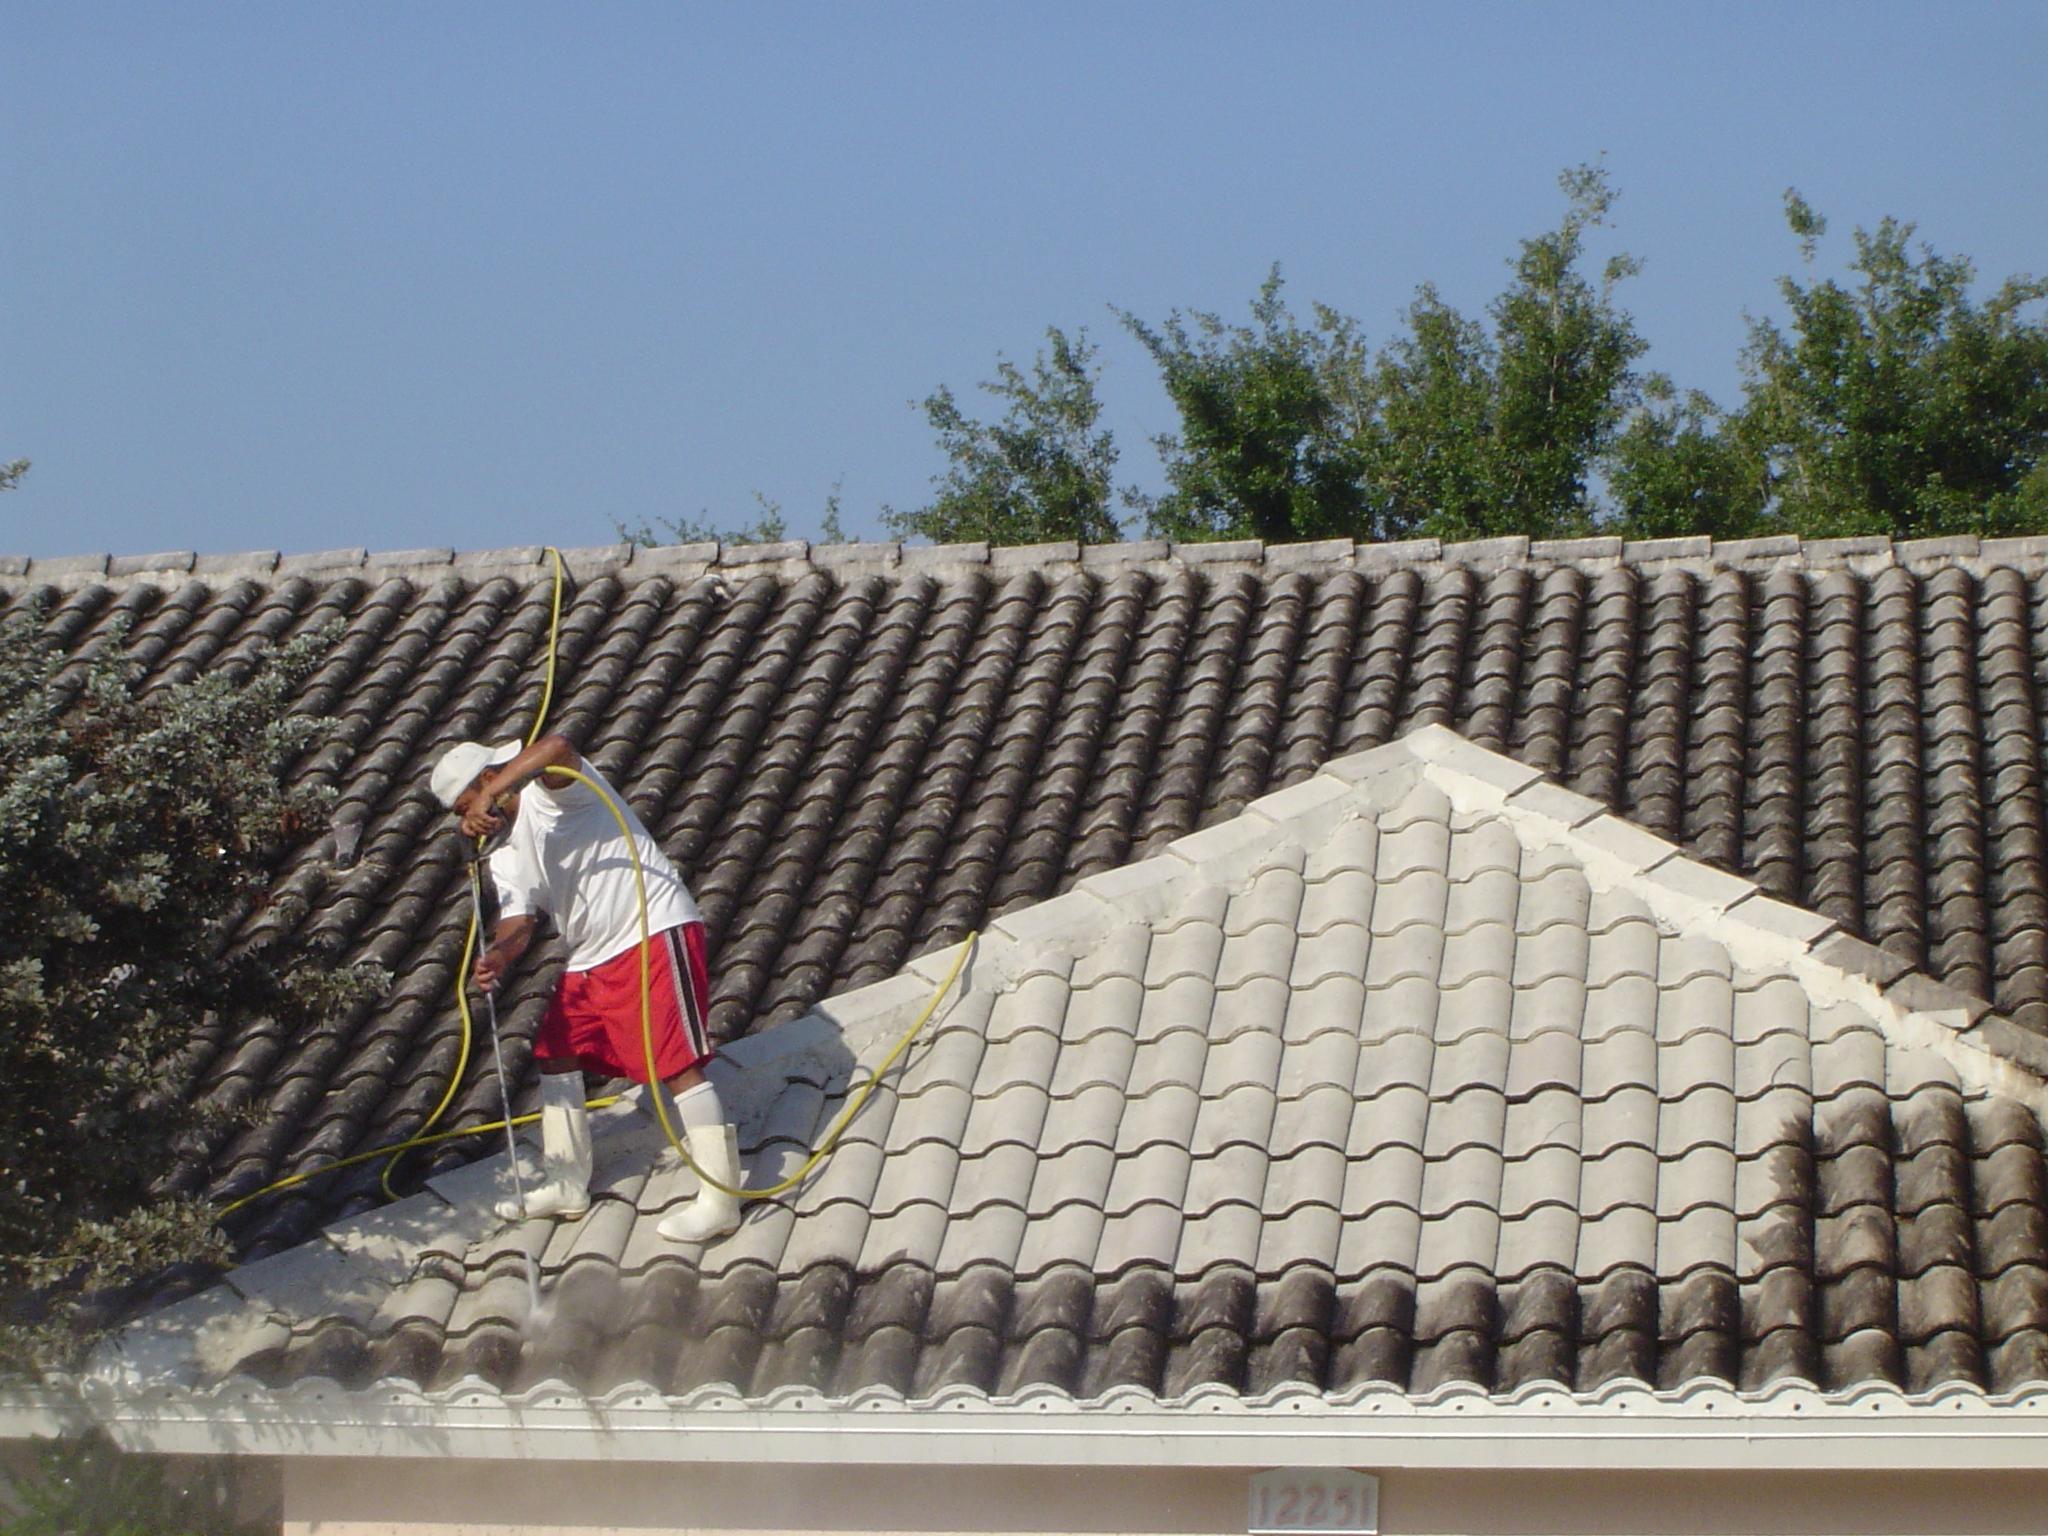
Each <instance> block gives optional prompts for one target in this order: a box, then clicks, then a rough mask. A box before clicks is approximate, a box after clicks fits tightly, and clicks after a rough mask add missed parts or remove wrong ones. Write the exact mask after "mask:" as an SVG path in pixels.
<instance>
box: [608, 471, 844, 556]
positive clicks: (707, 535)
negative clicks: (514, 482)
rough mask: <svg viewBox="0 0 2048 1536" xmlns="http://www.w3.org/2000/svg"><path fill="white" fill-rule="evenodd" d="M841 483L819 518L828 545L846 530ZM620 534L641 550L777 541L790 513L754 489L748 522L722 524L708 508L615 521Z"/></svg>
mask: <svg viewBox="0 0 2048 1536" xmlns="http://www.w3.org/2000/svg"><path fill="white" fill-rule="evenodd" d="M840 485H841V482H839V481H836V480H835V481H834V482H833V483H832V489H831V490H830V491H828V492H826V493H825V506H824V510H823V512H822V513H821V514H820V517H819V524H818V537H819V538H820V539H821V540H822V541H823V542H824V543H827V544H840V543H844V542H845V540H846V529H845V527H844V526H843V525H842V524H841V522H840V515H841V511H842V507H841V497H840ZM657 522H658V523H660V525H661V527H662V529H663V531H662V532H660V533H657V532H656V531H655V526H654V525H655V524H656V523H657ZM612 526H613V527H614V528H616V529H618V531H619V537H620V538H621V539H623V540H624V541H625V542H626V543H628V544H638V545H640V546H641V547H642V548H643V549H654V548H658V547H659V546H660V545H663V544H704V543H712V542H716V543H719V544H779V543H781V542H782V540H784V539H786V538H788V537H789V515H788V513H786V512H785V511H784V510H783V507H782V503H781V502H779V501H776V500H774V499H773V498H772V497H769V496H767V495H765V494H763V493H762V492H760V491H756V492H754V516H753V519H752V520H751V521H748V522H741V523H734V524H724V523H719V522H716V521H714V520H713V519H712V516H711V514H710V512H709V511H705V512H701V513H699V514H698V515H697V516H696V517H663V518H653V519H649V518H644V517H643V518H642V519H641V520H640V521H639V522H638V523H632V524H628V523H614V524H613V525H612Z"/></svg>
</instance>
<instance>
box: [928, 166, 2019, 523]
mask: <svg viewBox="0 0 2048 1536" xmlns="http://www.w3.org/2000/svg"><path fill="white" fill-rule="evenodd" d="M1559 186H1560V189H1561V190H1562V192H1563V193H1564V199H1565V208H1564V213H1563V216H1562V217H1561V219H1560V220H1559V222H1558V223H1557V225H1556V227H1554V228H1552V229H1550V230H1547V231H1545V232H1543V233H1540V234H1537V235H1535V236H1532V237H1531V238H1529V239H1526V240H1524V241H1522V242H1521V245H1520V249H1519V251H1518V253H1517V254H1516V256H1515V257H1514V258H1513V259H1512V260H1511V261H1510V262H1509V268H1510V276H1509V280H1508V283H1507V285H1506V287H1505V288H1504V289H1503V290H1502V292H1501V293H1500V294H1499V296H1498V297H1496V298H1495V299H1494V300H1493V301H1492V302H1491V303H1490V304H1489V305H1488V306H1487V308H1486V310H1485V312H1484V313H1483V314H1482V315H1480V316H1477V317H1473V316H1468V315H1466V314H1463V313H1461V312H1460V311H1459V310H1457V309H1456V308H1454V307H1453V306H1452V305H1451V304H1450V303H1448V302H1447V301H1446V300H1445V298H1444V297H1443V295H1442V294H1441V293H1440V292H1439V291H1438V290H1437V289H1436V288H1435V287H1434V286H1431V285H1429V284H1424V285H1423V286H1422V287H1421V288H1420V289H1419V290H1418V292H1417V295H1416V298H1415V300H1414V302H1413V303H1412V304H1410V305H1409V306H1408V308H1407V309H1406V310H1405V311H1404V312H1403V314H1402V316H1401V320H1400V323H1399V326H1398V327H1397V329H1396V330H1395V331H1394V332H1393V333H1392V335H1391V336H1390V337H1389V338H1388V339H1387V340H1386V341H1385V342H1384V343H1383V344H1382V345H1380V346H1379V347H1378V348H1377V349H1374V348H1372V347H1369V346H1368V344H1367V341H1366V337H1365V333H1364V331H1363V329H1362V328H1361V326H1360V325H1359V324H1358V322H1357V321H1355V320H1353V319H1351V318H1350V317H1349V316H1347V315H1344V314H1342V313H1340V312H1339V311H1337V310H1335V309H1332V308H1330V307H1329V306H1327V305H1322V304H1317V305H1314V306H1312V307H1311V310H1310V312H1309V315H1308V317H1307V318H1305V319H1304V318H1298V317H1297V316H1296V314H1295V313H1294V312H1293V311H1292V310H1291V309H1290V308H1289V306H1288V303H1287V300H1286V296H1285V291H1284V286H1283V283H1282V279H1281V274H1280V269H1279V268H1278V267H1277V266H1275V267H1274V268H1273V269H1272V270H1271V272H1270V273H1269V274H1268V276H1267V278H1266V280H1265V282H1264V283H1263V284H1262V285H1261V286H1260V288H1259V290H1258V292H1257V294H1256V295H1255V296H1254V297H1253V299H1252V302H1251V305H1250V316H1249V320H1248V322H1247V323H1238V322H1234V321H1230V320H1226V319H1224V318H1223V317H1222V316H1221V315H1219V314H1216V313H1214V312H1211V311H1206V310H1190V311H1185V312H1184V311H1180V310H1175V311H1172V312H1170V313H1169V314H1168V316H1167V318H1166V320H1165V321H1164V322H1163V323H1160V324H1157V325H1154V324H1151V323H1148V322H1147V321H1145V320H1143V319H1141V318H1139V317H1138V316H1136V315H1133V314H1131V313H1130V312H1129V311H1127V310H1117V311H1116V313H1117V314H1118V316H1119V318H1121V320H1122V321H1123V323H1124V325H1125V326H1126V327H1127V328H1128V329H1129V331H1130V332H1131V334H1132V335H1133V336H1135V337H1136V338H1137V340H1138V341H1139V342H1140V343H1141V344H1142V345H1143V346H1144V348H1145V349H1146V351H1147V352H1148V353H1149V354H1150V356H1151V358H1152V361H1153V362H1154V364H1155V365H1156V366H1157V368H1158V370H1159V378H1160V381H1161V383H1162V384H1163V385H1164V387H1165V390H1166V394H1167V396H1168V398H1169V399H1170V400H1171V402H1172V404H1173V407H1174V410H1175V413H1176V417H1177V421H1176V425H1175V429H1174V430H1173V431H1170V432H1166V433H1162V434H1160V435H1158V436H1157V437H1155V438H1154V439H1153V441H1154V443H1155V445H1156V446H1157V448H1158V450H1159V453H1160V460H1161V467H1162V471H1163V475H1164V479H1165V489H1164V491H1163V492H1161V493H1160V494H1158V495H1157V496H1154V497H1144V496H1140V495H1138V494H1137V493H1135V492H1132V493H1127V497H1128V499H1129V500H1130V502H1131V504H1132V505H1133V506H1135V507H1137V508H1138V509H1139V510H1141V511H1142V512H1143V513H1144V514H1145V518H1146V521H1147V524H1148V526H1149V527H1150V529H1151V531H1152V532H1154V533H1158V534H1163V535H1165V536H1167V537H1171V538H1175V539H1213V538H1236V537H1246V536H1250V537H1258V538H1263V539H1267V540H1271V541H1279V542H1284V541H1287V540H1292V539H1304V538H1315V537H1320V536H1325V535H1337V536H1341V537H1348V538H1357V539H1367V540H1373V539H1387V538H1399V537H1405V536H1409V535H1413V534H1434V535H1439V536H1442V537H1444V538H1450V539H1466V538H1484V537H1489V536H1492V535H1498V534H1511V533H1520V534H1528V535H1531V536H1534V537H1559V536H1570V535H1573V534H1578V533H1586V532H1592V531H1595V530H1604V531H1614V532H1619V533H1623V534H1625V535H1629V536H1634V537H1644V536H1661V535H1669V534H1691V533H1705V534H1711V535H1714V536H1716V537H1722V538H1728V537H1742V536H1747V535H1752V534H1758V533H1770V532H1788V533H1796V534H1803V535H1835V534H1857V533H1890V534H1896V535H1901V536H1912V535H1918V534H1936V533H1950V532H1980V533H1986V534H1999V533H2017V532H2031V531H2041V530H2048V318H2044V315H2043V312H2042V309H2041V305H2042V304H2043V301H2044V300H2048V282H2044V281H2043V280H2040V279H2035V278H2031V277H2014V278H2010V279H2008V280H2007V281H2005V282H2004V283H2003V284H2001V285H2000V286H1999V287H1998V288H1997V289H1996V290H1995V291H1994V292H1992V293H1991V294H1990V295H1989V296H1988V297H1985V298H1983V299H1979V298H1978V297H1976V296H1975V270H1974V268H1973V267H1972V265H1971V263H1970V262H1968V261H1967V260H1964V259H1962V258H1958V257H1948V256H1943V255H1940V254H1939V253H1937V252H1935V251H1934V250H1933V249H1931V248H1929V247H1926V246H1918V247H1916V246H1915V244H1914V238H1913V237H1914V226H1913V225H1911V224H1907V223H1902V222H1900V221H1898V220H1896V219H1885V220H1883V221H1882V222H1880V223H1879V224H1878V226H1877V227H1876V228H1875V229H1874V230H1869V231H1866V230H1862V229H1859V230H1857V231H1856V233H1855V239H1854V251H1853V256H1852V258H1851V260H1850V261H1849V263H1848V267H1847V274H1848V275H1847V279H1846V280H1842V279H1837V278H1833V277H1822V276H1818V275H1816V273H1815V272H1814V270H1813V268H1814V263H1815V258H1816V254H1817V250H1818V247H1819V243H1820V241H1821V238H1822V236H1823V235H1824V234H1825V232H1826V223H1825V221H1824V220H1823V219H1822V218H1821V217H1820V215H1819V214H1818V213H1816V212H1815V211H1814V210H1813V209H1812V208H1811V207H1810V206H1809V205H1808V204H1807V203H1806V202H1805V201H1804V200H1803V199H1802V198H1800V197H1799V195H1798V194H1797V193H1796V192H1788V193H1787V194H1786V217H1787V221H1788V223H1789V224H1790V226H1791V230H1792V233H1793V235H1794V237H1795V238H1796V240H1797V241H1798V244H1799V249H1800V251H1801V253H1802V255H1803V256H1804V258H1805V262H1806V267H1807V271H1806V275H1805V277H1804V279H1803V280H1802V279H1795V278H1791V277H1787V278H1785V279H1783V280H1782V281H1781V282H1780V284H1779V298H1780V300H1781V302H1782V305H1783V314H1782V317H1781V318H1768V317H1767V318H1764V319H1761V320H1753V321H1752V322H1751V324H1750V335H1749V341H1748V345H1747V346H1746V348H1745V350H1744V353H1743V356H1742V360H1741V361H1742V369H1743V389H1742V395H1741V398H1740V399H1739V400H1738V401H1737V402H1736V403H1735V404H1734V405H1733V406H1732V407H1728V408H1724V407H1722V406H1721V405H1719V404H1717V403H1716V402H1715V401H1714V400H1712V399H1710V398H1709V397H1708V396H1707V395H1705V394H1703V393H1701V392H1700V391H1698V390H1696V389H1688V388H1684V387H1682V386H1680V385H1679V384H1677V383H1675V382H1674V381H1673V380H1672V379H1671V378H1670V377H1669V376H1668V375H1666V374H1663V373H1658V372H1650V373H1644V372H1641V371H1639V369H1638V364H1639V363H1640V362H1641V360H1642V358H1643V356H1644V353H1645V351H1646V350H1647V342H1646V339H1645V337H1644V336H1643V334H1642V333H1641V331H1640V329H1639V327H1638V326H1637V324H1636V322H1635V319H1634V317H1633V316H1632V315H1631V314H1630V313H1629V312H1628V310H1627V309H1626V308H1624V307H1623V306H1622V304H1621V302H1620V298H1619V291H1620V288H1621V285H1622V284H1623V283H1625V282H1626V281H1627V280H1628V279H1629V278H1630V277H1631V276H1633V275H1634V274H1635V273H1636V272H1638V271H1639V270H1640V263H1639V262H1638V261H1637V260H1636V259H1635V258H1634V257H1632V256H1629V255H1626V254H1615V255H1611V256H1608V257H1607V258H1606V259H1605V260H1604V261H1596V258H1595V256H1594V254H1593V251H1592V249H1591V247H1592V244H1593V238H1592V237H1593V234H1594V232H1595V231H1596V230H1600V229H1602V228H1604V227H1607V226H1608V225H1609V224H1610V223H1611V216H1612V213H1613V209H1614V206H1615V201H1616V193H1615V190H1614V188H1613V186H1612V184H1611V183H1610V181H1609V180H1608V177H1607V175H1606V172H1605V170H1604V169H1603V168H1602V167H1600V166H1598V165H1592V166H1583V165H1582V166H1577V167H1574V168H1572V169H1570V170H1567V171H1566V172H1564V173H1563V175H1562V176H1560V178H1559ZM1053 335H1054V336H1055V337H1058V333H1057V332H1054V333H1053ZM1003 368H1004V370H1005V371H1004V374H1003V378H1002V381H999V384H998V385H992V386H991V388H995V389H998V392H1003V389H1004V388H1005V386H1006V387H1007V391H1008V398H1011V399H1012V400H1013V401H1022V402H1025V403H1026V404H1034V403H1042V398H1043V394H1044V391H1043V389H1042V386H1043V385H1044V383H1045V381H1046V379H1047V377H1048V375H1047V374H1046V372H1045V368H1044V363H1043V360H1041V366H1040V371H1039V374H1038V376H1037V378H1038V383H1039V385H1040V386H1041V388H1040V389H1039V390H1038V391H1037V392H1033V391H1032V390H1030V389H1028V388H1027V387H1026V385H1027V382H1028V381H1026V380H1025V379H1024V378H1023V376H1022V375H1021V374H1019V373H1018V371H1017V370H1016V369H1014V368H1012V367H1010V365H1008V364H1004V365H1003ZM1086 382H1087V383H1088V384H1089V386H1090V388H1089V390H1088V393H1087V394H1086V401H1087V416H1086V420H1087V422H1088V423H1089V425H1090V426H1091V427H1092V425H1093V423H1094V421H1095V412H1096V403H1095V397H1094V394H1093V391H1092V383H1093V378H1092V375H1090V376H1089V378H1088V379H1087V381H1086ZM926 408H927V412H928V414H929V415H930V417H931V420H932V422H933V425H934V426H935V427H936V428H937V429H938V430H939V434H940V446H941V448H942V449H943V450H944V451H945V452H946V454H947V456H948V457H949V459H951V460H952V461H953V465H954V469H953V472H952V474H951V475H950V476H949V477H948V479H947V481H946V482H944V483H945V484H946V486H947V488H948V494H947V495H946V496H943V497H942V498H941V500H940V502H939V503H937V504H935V506H934V508H932V509H928V510H927V513H926V514H921V515H914V516H912V517H910V518H906V519H902V520H901V521H900V523H899V531H901V532H905V533H929V534H931V535H932V536H933V537H953V538H957V537H986V538H991V539H1000V540H1003V541H1006V542H1022V541H1027V540H1030V539H1034V538H1043V537H1055V536H1057V537H1074V536H1075V535H1074V534H1073V533H1071V532H1066V531H1064V528H1063V529H1062V531H1060V532H1058V533H1048V532H1044V531H1040V530H1041V529H1042V528H1043V527H1044V526H1045V525H1044V523H1043V522H1034V521H1032V520H1031V518H1030V517H1029V516H1026V515H1024V514H1023V513H1021V512H1020V511H1019V510H1018V509H1019V508H1021V507H1027V506H1043V505H1044V504H1045V500H1046V499H1045V498H1043V497H1040V498H1038V499H1037V500H1035V501H1034V500H1033V498H1032V497H1031V496H1029V495H1026V494H1022V493H1020V492H1019V491H1017V489H1016V487H1018V486H1020V485H1022V484H1023V483H1024V481H1025V477H1024V476H1023V475H1021V474H1020V473H1019V472H1018V471H1017V470H1016V468H1015V466H1021V465H1029V464H1032V463H1034V462H1038V461H1040V460H1049V459H1054V458H1057V457H1058V456H1059V454H1060V453H1061V451H1062V446H1063V440H1062V438H1061V435H1060V434H1061V432H1063V431H1065V430H1067V427H1066V424H1065V422H1064V421H1063V420H1062V419H1061V418H1059V417H1057V416H1050V415H1045V414H1042V413H1039V412H1036V411H1034V410H1033V409H1016V410H1013V411H1012V413H1011V415H1010V416H1009V417H1008V418H1006V420H1005V422H1004V423H1003V428H1002V430H1001V432H1000V435H998V429H996V428H991V427H985V426H982V425H981V424H979V423H973V422H969V421H967V420H966V418H965V417H964V416H962V415H961V413H960V412H959V410H958V407H957V406H956V405H955V403H954V401H953V398H952V396H951V394H950V393H948V392H946V391H944V390H941V391H939V392H938V393H937V394H935V395H934V396H932V398H931V399H930V400H929V401H927V402H926ZM1105 442H1106V434H1105ZM1091 484H1092V486H1093V488H1094V491H1095V492H1099V494H1100V496H1101V497H1102V498H1103V499H1104V500H1105V501H1106V498H1107V494H1108V476H1107V470H1106V467H1105V469H1104V472H1103V473H1102V474H1101V475H1100V476H1098V477H1097V478H1096V479H1095V480H1094V481H1093V482H1091ZM1091 494H1092V493H1091ZM1093 504H1095V503H1092V502H1091V505H1093ZM955 511H958V512H960V513H961V514H962V515H961V516H958V517H955V516H951V515H950V514H951V513H953V512H955ZM941 513H945V514H948V515H940V514H941Z"/></svg>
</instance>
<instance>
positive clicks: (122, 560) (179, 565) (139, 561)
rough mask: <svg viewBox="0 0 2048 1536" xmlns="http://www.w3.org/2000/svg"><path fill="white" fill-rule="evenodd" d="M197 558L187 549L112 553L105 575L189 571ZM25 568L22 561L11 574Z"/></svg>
mask: <svg viewBox="0 0 2048 1536" xmlns="http://www.w3.org/2000/svg"><path fill="white" fill-rule="evenodd" d="M198 558H199V557H198V555H197V554H196V553H195V552H194V551H192V550H189V549H172V550H164V551H162V552H161V553H159V554H153V555H114V556H111V557H109V559H108V561H107V575H108V576H109V577H122V576H142V575H172V574H177V573H182V572H186V571H190V570H191V569H192V566H193V562H194V561H196V560H197V559H198ZM27 569H28V567H27V562H25V561H24V562H23V565H22V569H21V570H20V571H16V572H12V573H11V574H13V575H23V574H25V573H26V571H27Z"/></svg>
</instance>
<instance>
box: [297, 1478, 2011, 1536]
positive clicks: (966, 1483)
mask: <svg viewBox="0 0 2048 1536" xmlns="http://www.w3.org/2000/svg"><path fill="white" fill-rule="evenodd" d="M1367 1470H1370V1469H1367ZM1247 1477H1248V1471H1246V1470H1240V1469H1234V1468H1226V1469H1214V1468H1189V1469H1184V1470H1175V1469H1133V1470H1123V1469H1102V1468H1088V1469H1068V1468H1041V1469H998V1470H990V1471H986V1472H952V1471H937V1470H929V1469H924V1468H910V1467H856V1468H840V1469H831V1468H811V1467H763V1468H758V1469H755V1468H746V1467H723V1468H706V1467H693V1466H684V1465H677V1466H673V1467H662V1466H646V1465H630V1466H618V1467H597V1466H590V1465H583V1464H569V1463H551V1464H543V1463H504V1462H481V1463H480V1462H436V1461H406V1462H393V1461H352V1462H341V1461H317V1460H307V1461H298V1460H294V1461H292V1462H290V1463H288V1464H287V1465H286V1467H285V1517H286V1518H285V1522H284V1532H285V1536H372V1533H376V1536H400V1533H402V1536H628V1533H648V1532H662V1533H664V1536H667V1533H680V1532H689V1533H693V1536H694V1533H699V1532H705V1533H708V1532H744V1533H747V1536H766V1533H769V1532H783V1531H789V1532H796V1531H865V1532H903V1533H910V1532H915V1533H917V1536H934V1533H940V1532H1027V1531H1037V1532H1048V1531H1049V1532H1106V1531H1129V1532H1142V1533H1148V1536H1152V1533H1166V1532H1176V1533H1198V1532H1242V1531H1243V1530H1244V1529H1245V1517H1246V1503H1245V1498H1246V1481H1247ZM1380 1528H1381V1529H1382V1530H1383V1531H1386V1532H1389V1533H1394V1532H1400V1533H1407V1536H1422V1533H1435V1536H1450V1533H1463V1536H1479V1533H1496V1532H1498V1533H1508V1532H1517V1533H1537V1532H1540V1533H1558V1536H1562V1533H1566V1532H1576V1533H1584V1536H1618V1533H1624V1532H1639V1533H1644V1536H1649V1533H1661V1532H1680V1531H1728V1532H1735V1531H1747V1532H1759V1533H1779V1532H1783V1533H1801V1536H1812V1533H1833V1532H1843V1533H1847V1532H1883V1533H1891V1532H1897V1533H1901V1536H1903V1533H1912V1532H1922V1533H1930V1536H1932V1533H1940V1532H1952V1533H1980V1532H2040V1531H2048V1470H2044V1471H2043V1472H2041V1473H2038V1474H2034V1473H1992V1474H1957V1473H1914V1474H1905V1473H1892V1474H1871V1473H1841V1474H1819V1473H1785V1472H1772V1473H1619V1472H1535V1473H1531V1472H1438V1471H1429V1472H1423V1471H1394V1472H1388V1473H1384V1474H1382V1476H1381V1479H1380Z"/></svg>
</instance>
